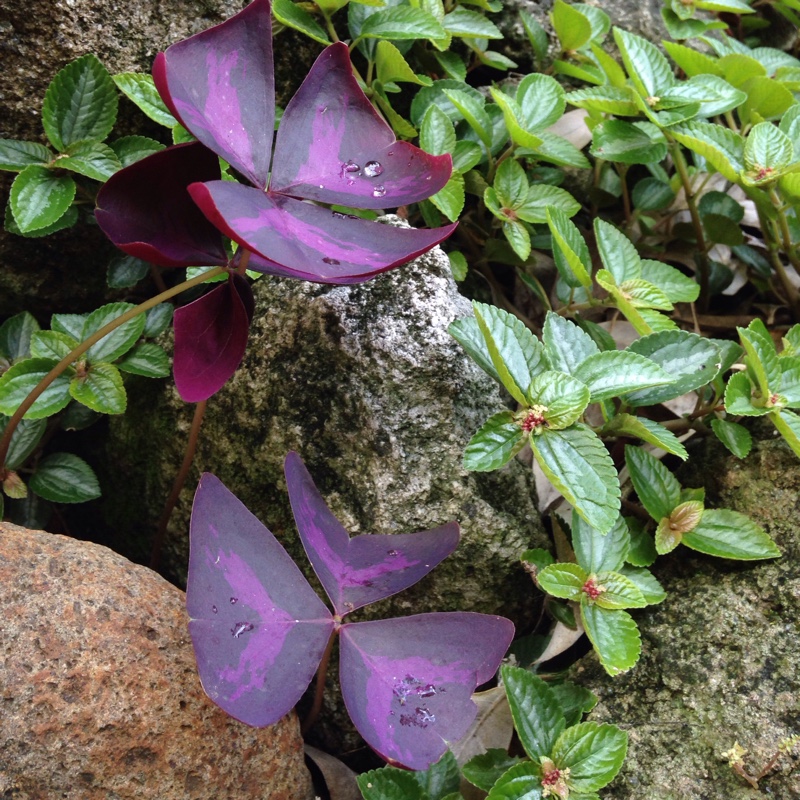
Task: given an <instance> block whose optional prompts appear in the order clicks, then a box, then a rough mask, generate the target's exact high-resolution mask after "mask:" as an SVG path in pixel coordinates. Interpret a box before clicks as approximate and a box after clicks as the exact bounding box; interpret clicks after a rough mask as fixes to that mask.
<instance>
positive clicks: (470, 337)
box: [447, 317, 501, 383]
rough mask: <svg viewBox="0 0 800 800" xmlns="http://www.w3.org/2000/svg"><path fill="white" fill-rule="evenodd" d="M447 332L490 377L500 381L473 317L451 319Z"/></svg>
mask: <svg viewBox="0 0 800 800" xmlns="http://www.w3.org/2000/svg"><path fill="white" fill-rule="evenodd" d="M447 332H448V333H449V334H450V335H451V336H452V337H453V338H454V339H455V340H456V341H457V342H458V343H459V344H460V345H461V346H462V347H463V348H464V350H466V351H467V353H468V355H469V357H470V358H471V359H472V360H473V361H474V362H475V363H476V364H477V365H478V366H479V367H480V368H481V369H482V370H483V371H484V372H485V373H486V374H487V375H489V376H490V377H492V378H494V380H496V381H497V382H498V383H500V382H501V381H500V376H499V375H498V374H497V370H496V369H495V368H494V364H492V358H491V356H490V355H489V349H488V347H487V346H486V340H485V339H484V338H483V334H482V333H481V330H480V328H479V327H478V321H477V319H475V317H462V318H461V319H456V320H453V322H451V323H450V325H449V326H448V328H447Z"/></svg>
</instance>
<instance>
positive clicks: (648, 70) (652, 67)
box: [614, 28, 675, 98]
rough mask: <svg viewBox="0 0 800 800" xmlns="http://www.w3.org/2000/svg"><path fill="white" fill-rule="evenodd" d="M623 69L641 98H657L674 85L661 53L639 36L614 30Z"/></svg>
mask: <svg viewBox="0 0 800 800" xmlns="http://www.w3.org/2000/svg"><path fill="white" fill-rule="evenodd" d="M614 39H615V40H616V42H617V46H618V47H619V50H620V53H621V55H622V61H623V63H624V64H625V69H626V70H627V71H628V75H629V76H630V78H631V80H632V81H633V85H634V86H635V87H636V90H637V91H638V92H639V93H640V94H641V95H642V97H643V98H648V97H658V96H659V95H660V94H663V93H664V92H665V91H666V90H667V89H669V88H670V87H671V86H673V85H674V84H675V77H674V76H673V74H672V68H671V67H670V65H669V62H668V61H667V59H666V58H665V57H664V55H663V54H662V53H661V51H660V50H659V49H658V48H657V47H656V46H655V45H654V44H652V42H648V41H647V39H643V38H642V37H641V36H637V35H636V34H633V33H629V32H628V31H623V30H621V29H620V28H614Z"/></svg>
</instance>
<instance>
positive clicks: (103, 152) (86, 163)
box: [55, 142, 122, 181]
mask: <svg viewBox="0 0 800 800" xmlns="http://www.w3.org/2000/svg"><path fill="white" fill-rule="evenodd" d="M55 163H56V165H57V166H58V167H61V168H63V169H68V170H71V171H72V172H77V173H78V174H79V175H85V176H86V177H87V178H91V179H92V180H95V181H107V180H108V179H109V178H110V177H111V176H112V175H113V174H114V173H115V172H117V171H118V170H121V169H122V164H121V163H120V160H119V159H118V158H117V154H116V153H115V152H114V151H113V150H112V149H111V148H110V147H109V146H108V145H107V144H103V143H102V142H76V143H75V144H73V145H70V146H69V148H68V149H67V152H66V154H65V155H61V156H58V157H57V158H56V162H55Z"/></svg>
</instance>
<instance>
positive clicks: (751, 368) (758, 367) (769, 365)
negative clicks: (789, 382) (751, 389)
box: [736, 326, 781, 398]
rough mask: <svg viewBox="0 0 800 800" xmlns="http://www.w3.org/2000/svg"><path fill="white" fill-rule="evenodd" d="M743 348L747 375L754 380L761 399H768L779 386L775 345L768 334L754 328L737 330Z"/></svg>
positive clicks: (779, 376)
mask: <svg viewBox="0 0 800 800" xmlns="http://www.w3.org/2000/svg"><path fill="white" fill-rule="evenodd" d="M736 331H737V333H738V334H739V340H740V341H741V343H742V346H743V347H744V350H745V353H746V354H747V355H746V357H745V363H746V364H747V369H748V373H749V374H750V375H751V376H752V377H753V378H754V379H755V381H756V382H757V384H758V388H759V390H760V392H761V396H762V397H763V398H768V397H769V396H770V395H771V394H772V393H773V392H775V391H777V390H778V388H779V387H780V385H781V368H780V364H779V363H778V354H777V352H776V350H775V344H774V343H773V341H772V339H771V338H770V337H769V334H768V333H766V332H765V333H764V334H763V335H762V333H761V332H760V331H759V330H758V329H757V328H756V329H754V328H752V326H751V327H748V328H737V329H736Z"/></svg>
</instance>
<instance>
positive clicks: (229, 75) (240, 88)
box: [153, 0, 275, 189]
mask: <svg viewBox="0 0 800 800" xmlns="http://www.w3.org/2000/svg"><path fill="white" fill-rule="evenodd" d="M153 78H154V80H155V82H156V86H157V88H158V91H159V92H160V94H161V96H162V97H163V98H164V100H165V102H166V103H167V105H168V106H169V107H170V108H171V109H172V110H173V112H174V113H175V115H176V116H177V117H178V119H179V120H180V121H181V122H182V123H183V125H184V127H185V128H187V129H188V130H189V131H191V132H192V133H193V134H194V135H195V136H196V137H197V138H198V139H199V140H200V141H201V142H202V143H203V144H205V145H206V146H207V147H209V148H210V149H211V150H213V151H214V152H215V153H217V155H219V156H222V158H224V159H225V160H226V161H227V162H228V163H229V164H231V165H232V166H233V167H235V168H236V169H237V170H239V171H240V172H241V173H242V174H243V175H244V176H245V177H247V178H248V180H250V181H251V182H252V183H254V184H255V185H256V186H258V187H260V188H262V189H263V188H266V185H267V178H268V176H269V161H270V153H271V149H272V132H273V129H274V125H275V78H274V74H273V66H272V22H271V18H270V4H269V1H268V0H254V2H252V3H250V5H248V6H247V7H246V8H245V9H244V10H243V11H241V12H240V13H238V14H237V15H236V16H234V17H231V18H230V19H229V20H227V21H226V22H223V23H222V24H221V25H217V26H215V27H213V28H209V29H208V30H206V31H203V32H202V33H198V34H197V35H196V36H192V37H191V38H189V39H186V40H184V41H182V42H178V43H177V44H174V45H172V47H169V48H168V49H167V50H166V52H165V53H163V54H159V56H158V58H157V59H156V62H155V64H154V65H153Z"/></svg>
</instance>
